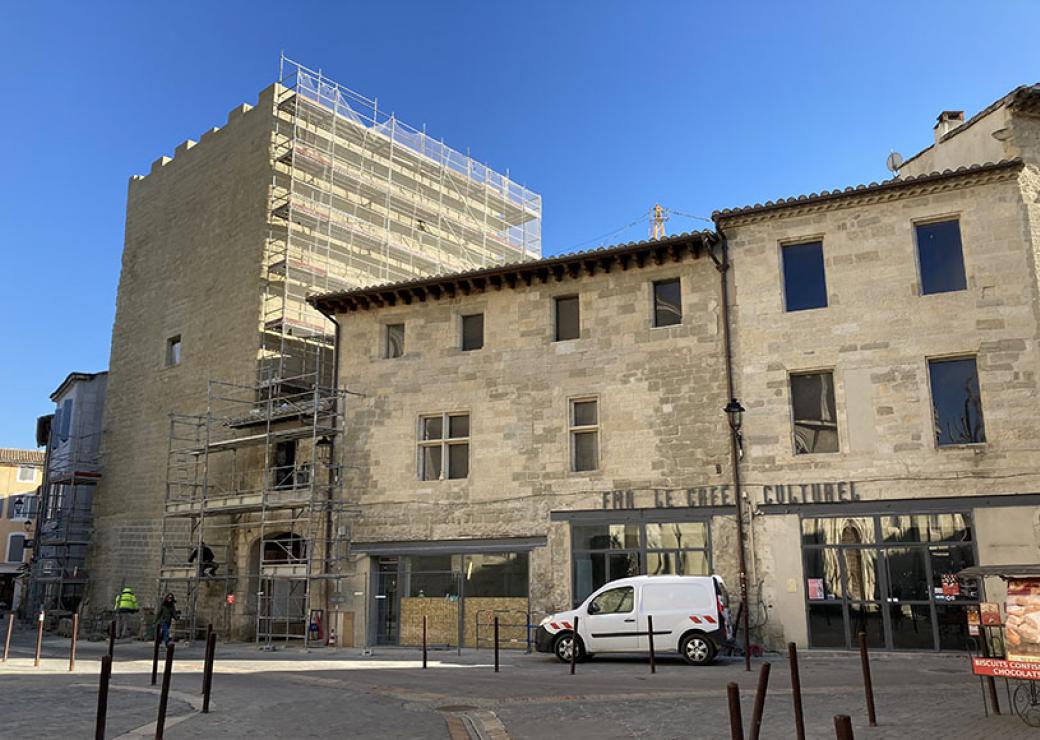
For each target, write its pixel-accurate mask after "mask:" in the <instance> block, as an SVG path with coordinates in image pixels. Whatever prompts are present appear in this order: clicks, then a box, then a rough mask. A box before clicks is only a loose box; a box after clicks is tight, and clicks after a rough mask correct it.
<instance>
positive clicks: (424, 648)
mask: <svg viewBox="0 0 1040 740" xmlns="http://www.w3.org/2000/svg"><path fill="white" fill-rule="evenodd" d="M422 667H423V668H426V615H425V614H423V618H422Z"/></svg>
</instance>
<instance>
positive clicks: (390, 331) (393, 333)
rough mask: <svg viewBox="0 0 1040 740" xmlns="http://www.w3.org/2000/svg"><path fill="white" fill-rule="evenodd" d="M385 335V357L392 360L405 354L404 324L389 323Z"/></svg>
mask: <svg viewBox="0 0 1040 740" xmlns="http://www.w3.org/2000/svg"><path fill="white" fill-rule="evenodd" d="M385 332H386V334H385V336H384V337H383V357H385V358H386V359H388V360H392V359H393V358H395V357H400V356H401V355H403V354H404V324H387V325H386V329H385Z"/></svg>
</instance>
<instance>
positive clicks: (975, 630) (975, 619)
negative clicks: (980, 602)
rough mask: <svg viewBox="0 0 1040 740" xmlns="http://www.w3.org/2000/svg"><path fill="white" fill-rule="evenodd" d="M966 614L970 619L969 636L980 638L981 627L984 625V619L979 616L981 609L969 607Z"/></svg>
mask: <svg viewBox="0 0 1040 740" xmlns="http://www.w3.org/2000/svg"><path fill="white" fill-rule="evenodd" d="M965 614H966V615H967V619H968V634H969V635H971V636H972V637H978V636H979V625H980V624H981V623H982V619H981V618H980V616H979V609H978V607H976V606H969V607H968V608H967V609H966V610H965Z"/></svg>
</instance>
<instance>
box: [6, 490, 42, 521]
mask: <svg viewBox="0 0 1040 740" xmlns="http://www.w3.org/2000/svg"><path fill="white" fill-rule="evenodd" d="M35 516H36V496H34V495H32V494H24V495H21V496H8V498H7V518H8V519H32V518H33V517H35Z"/></svg>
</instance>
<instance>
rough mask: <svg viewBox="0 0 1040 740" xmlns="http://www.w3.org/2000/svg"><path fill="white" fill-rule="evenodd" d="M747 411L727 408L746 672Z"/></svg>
mask: <svg viewBox="0 0 1040 740" xmlns="http://www.w3.org/2000/svg"><path fill="white" fill-rule="evenodd" d="M746 410H747V409H745V408H744V407H743V406H741V405H740V401H738V400H737V399H736V398H731V399H730V400H729V403H727V404H726V408H725V409H723V411H725V412H726V419H727V420H728V421H729V430H730V435H729V444H730V457H731V459H732V460H733V489H734V491H733V494H734V498H735V499H736V506H737V564H738V568H739V570H740V613H741V614H742V615H743V619H742V621H743V623H744V624H743V627H744V670H746V671H750V670H751V629H750V619H749V618H748V588H747V559H746V558H745V556H744V504H743V501H742V497H743V493H742V491H741V486H740V456H741V455H742V454H743V451H744V445H743V438H742V437H741V434H740V427H741V425H742V424H743V421H744V412H745V411H746Z"/></svg>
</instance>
